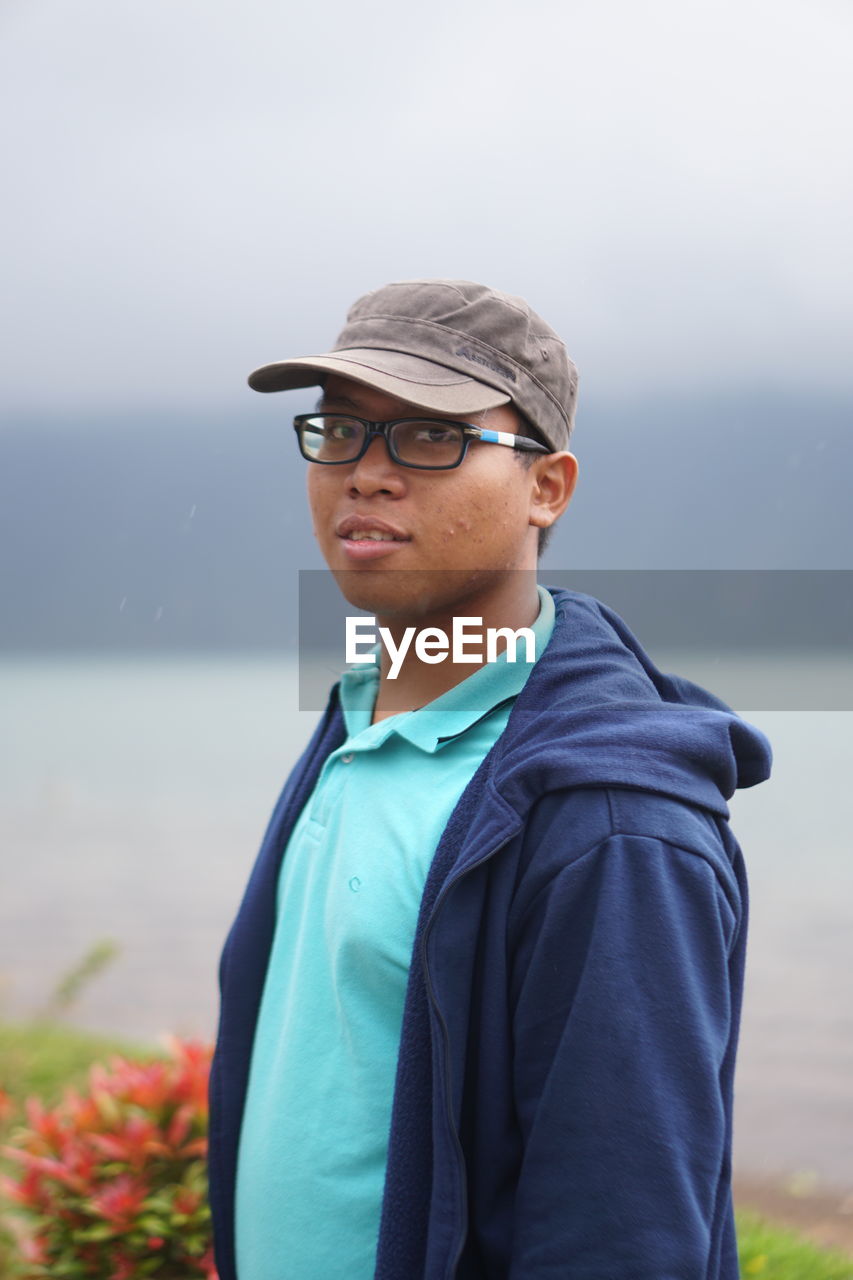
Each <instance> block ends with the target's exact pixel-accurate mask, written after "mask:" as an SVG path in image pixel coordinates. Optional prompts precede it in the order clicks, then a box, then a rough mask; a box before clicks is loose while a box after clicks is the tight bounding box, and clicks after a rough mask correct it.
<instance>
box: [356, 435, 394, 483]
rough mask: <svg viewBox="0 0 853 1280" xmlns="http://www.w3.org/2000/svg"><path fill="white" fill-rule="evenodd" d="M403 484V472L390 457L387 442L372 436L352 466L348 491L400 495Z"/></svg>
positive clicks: (381, 437) (379, 437)
mask: <svg viewBox="0 0 853 1280" xmlns="http://www.w3.org/2000/svg"><path fill="white" fill-rule="evenodd" d="M405 483H406V481H405V470H404V468H403V467H401V466H400V465H399V464H398V463H396V462H395V461H394V459H393V458H392V457H391V454H390V452H389V450H388V442H387V440H385V438H384V437H383V436H374V437H373V439H372V440H371V441H370V444H369V445H368V446H367V449H366V450H365V451H364V453H363V454H362V455H361V457H360V458H359V459H358V460H357V461H356V462H355V463H354V464H353V469H352V472H351V473H350V489H351V490H355V491H357V492H358V493H376V492H381V491H387V492H389V493H400V492H402V490H403V489H404V488H405Z"/></svg>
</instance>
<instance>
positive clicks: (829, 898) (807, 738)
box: [0, 655, 853, 1185]
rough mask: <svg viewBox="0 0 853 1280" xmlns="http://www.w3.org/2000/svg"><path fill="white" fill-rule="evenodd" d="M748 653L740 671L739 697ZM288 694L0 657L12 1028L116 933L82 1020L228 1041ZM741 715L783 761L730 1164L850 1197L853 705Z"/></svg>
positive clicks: (306, 729)
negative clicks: (228, 1009)
mask: <svg viewBox="0 0 853 1280" xmlns="http://www.w3.org/2000/svg"><path fill="white" fill-rule="evenodd" d="M670 658H673V655H670ZM756 661H757V660H756V659H755V658H752V659H750V660H748V661H746V660H745V662H744V663H741V664H740V666H739V667H738V664H737V663H732V664H731V666H732V671H733V672H734V676H735V677H736V678H739V679H740V680H741V682H742V683H741V686H740V688H741V689H742V693H741V695H740V696H742V697H745V698H748V697H749V688H750V685H749V679H748V671H749V668H750V663H752V666H753V667H755V664H756ZM660 665H662V666H664V667H665V669H672V670H682V671H684V673H685V674H690V675H695V674H696V673H695V672H694V671H693V670H690V669H689V667H688V666H686V665H685V663H682V664H681V665H680V666H679V665H678V663H677V661H676V660H671V661H667V662H666V663H664V662H661V664H660ZM758 665H759V666H760V665H761V664H760V660H758ZM735 668H738V669H737V670H735ZM745 671H746V672H747V675H746V676H744V672H745ZM718 674H719V675H720V678H721V679H723V677H725V679H724V680H723V684H725V683H726V681H728V679H729V677H730V676H731V675H732V672H726V671H723V670H722V669H718ZM803 674H805V673H803ZM847 676H848V677H849V668H848V670H847ZM829 677H830V678H829V687H832V681H833V677H832V673H831V672H830V673H829ZM774 678H776V679H777V680H779V679H787V680H792V681H797V680H798V673H797V671H796V669H794V670H791V671H788V672H787V673H783V674H782V675H780V674H779V673H778V672H777V673H776V676H775V677H774ZM744 679H746V684H743V680H744ZM709 683H710V682H709ZM711 687H714V688H715V691H719V692H721V693H722V694H723V695H724V696H726V690H725V688H723V687H721V685H720V684H719V683H713V684H711ZM776 687H778V685H777V686H776ZM296 688H297V681H296V670H295V664H294V663H293V662H292V661H291V660H288V659H286V658H273V657H249V656H242V657H233V658H223V657H216V658H201V657H196V656H188V657H186V658H168V659H166V658H150V659H144V660H142V659H140V660H128V659H119V658H114V657H75V658H47V657H46V658H44V659H40V660H27V661H24V660H13V659H10V658H7V659H5V660H2V661H0V708H2V728H0V733H2V740H0V763H2V771H0V875H2V884H1V886H0V1016H4V1017H18V1016H26V1015H29V1014H31V1013H33V1012H35V1011H37V1010H38V1009H39V1008H42V1007H44V1005H45V1004H46V1002H47V1001H48V999H49V997H50V994H51V992H52V990H53V989H54V987H55V985H56V983H57V981H58V980H59V979H60V977H61V976H62V975H63V974H64V973H65V972H66V971H67V970H68V969H69V967H70V966H71V965H73V964H74V962H75V961H77V960H79V959H80V957H81V956H82V955H83V954H84V953H85V952H86V951H87V950H88V949H89V948H90V947H91V946H92V945H93V944H94V943H95V942H97V941H99V940H101V939H106V938H110V939H114V940H115V941H116V942H117V943H118V944H119V947H120V950H119V953H118V956H117V958H116V959H115V960H114V961H113V962H112V963H111V965H110V966H109V967H108V969H107V970H106V971H105V972H104V973H103V974H101V975H100V976H98V977H97V978H96V979H94V980H93V981H92V982H91V983H90V984H89V985H88V987H87V988H86V989H85V991H84V993H83V995H82V997H81V998H80V1000H79V1002H78V1003H77V1004H76V1005H75V1006H74V1008H73V1010H72V1011H71V1013H70V1014H69V1017H70V1018H72V1019H73V1020H74V1021H75V1022H77V1023H78V1024H80V1025H82V1026H86V1027H90V1028H96V1029H104V1030H108V1031H111V1032H120V1033H122V1034H125V1035H128V1036H132V1037H135V1038H141V1039H143V1040H147V1039H152V1038H155V1037H156V1036H158V1035H159V1034H160V1033H162V1032H166V1031H171V1032H177V1033H180V1034H185V1035H201V1036H205V1037H212V1036H213V1035H214V1032H215V1025H216V981H215V974H216V964H217V960H218V955H219V951H220V948H221V945H222V941H223V939H224V936H225V933H226V931H227V929H228V926H229V924H230V921H231V919H232V917H233V915H234V912H235V910H236V907H237V903H238V901H239V897H240V895H241V893H242V890H243V886H244V884H245V880H246V877H247V875H248V872H249V869H250V867H251V865H252V862H253V860H254V857H255V854H256V851H257V847H258V844H259V841H260V837H261V835H262V833H263V829H264V827H265V825H266V820H267V817H268V815H269V812H270V811H271V809H272V805H273V803H274V800H275V798H276V795H277V793H278V790H279V788H280V786H281V783H282V781H283V779H284V777H285V776H286V774H287V772H288V770H289V768H290V766H291V764H292V763H293V761H294V760H295V758H296V756H297V755H298V753H299V751H300V750H301V748H302V746H303V745H304V742H305V741H306V739H307V737H308V735H309V733H310V730H311V728H312V726H313V724H314V722H315V719H316V712H305V711H300V710H298V706H297V693H296ZM736 705H738V706H739V707H740V702H737V703H736ZM764 705H767V700H766V699H765V700H764ZM743 714H745V715H746V717H747V718H748V719H750V720H752V721H753V723H755V724H757V725H758V726H759V727H760V728H762V729H763V730H764V731H765V732H766V733H767V734H768V736H769V737H770V739H771V742H772V743H773V747H774V752H775V758H776V762H775V771H774V776H773V778H772V779H771V781H770V782H769V783H766V784H764V785H762V786H760V787H758V788H756V789H754V790H753V791H747V792H743V793H740V794H739V795H738V796H737V797H736V798H735V800H734V801H733V805H732V808H733V826H734V829H735V832H736V834H737V835H738V837H739V839H740V841H741V844H742V845H743V848H744V852H745V856H746V860H747V866H748V869H749V877H750V889H751V926H750V941H749V957H748V971H747V993H746V998H745V1006H744V1014H743V1022H742V1030H741V1048H740V1055H739V1063H738V1077H737V1106H736V1118H735V1151H736V1164H737V1166H738V1168H739V1170H741V1171H748V1172H750V1173H753V1172H754V1173H768V1174H770V1173H784V1172H792V1171H796V1170H811V1171H814V1172H815V1173H816V1174H818V1175H819V1177H821V1178H822V1179H825V1180H828V1181H829V1182H835V1183H839V1184H842V1185H850V1184H853V1000H851V982H850V979H851V973H853V857H851V852H853V841H851V835H850V817H849V803H848V797H849V794H850V791H851V787H853V712H849V711H846V712H841V711H839V712H831V711H820V712H818V711H782V710H772V711H766V710H764V711H757V712H754V713H752V714H749V713H748V712H747V711H745V710H744V712H743Z"/></svg>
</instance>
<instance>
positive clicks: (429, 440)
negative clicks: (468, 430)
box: [417, 422, 456, 444]
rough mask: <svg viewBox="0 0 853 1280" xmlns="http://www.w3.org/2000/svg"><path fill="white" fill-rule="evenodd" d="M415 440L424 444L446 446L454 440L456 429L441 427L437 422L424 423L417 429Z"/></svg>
mask: <svg viewBox="0 0 853 1280" xmlns="http://www.w3.org/2000/svg"><path fill="white" fill-rule="evenodd" d="M417 439H418V440H420V441H423V442H425V443H426V444H447V443H448V441H450V440H455V439H456V429H455V428H454V427H443V426H441V424H440V423H437V422H425V423H423V424H422V426H420V427H418V428H417Z"/></svg>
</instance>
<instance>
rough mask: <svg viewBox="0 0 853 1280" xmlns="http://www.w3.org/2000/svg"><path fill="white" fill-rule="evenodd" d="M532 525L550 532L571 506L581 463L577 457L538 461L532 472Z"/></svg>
mask: <svg viewBox="0 0 853 1280" xmlns="http://www.w3.org/2000/svg"><path fill="white" fill-rule="evenodd" d="M530 474H531V479H532V481H533V483H532V485H531V490H530V523H531V524H532V525H535V526H536V527H537V528H538V529H547V528H548V527H549V526H550V525H552V524H553V523H554V522H555V520H559V518H560V516H561V515H562V514H563V512H564V511H565V509H566V507H567V506H568V505H569V503H570V502H571V498H572V494H573V493H574V491H575V485H576V484H577V479H578V460H577V458H576V457H575V455H574V454H573V453H569V452H568V451H567V450H563V451H562V452H561V453H549V454H547V455H543V457H541V458H537V459H536V461H535V462H534V464H533V466H532V467H531V468H530Z"/></svg>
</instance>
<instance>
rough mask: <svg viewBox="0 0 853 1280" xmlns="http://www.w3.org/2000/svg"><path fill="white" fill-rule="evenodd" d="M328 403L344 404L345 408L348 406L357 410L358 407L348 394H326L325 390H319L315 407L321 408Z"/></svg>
mask: <svg viewBox="0 0 853 1280" xmlns="http://www.w3.org/2000/svg"><path fill="white" fill-rule="evenodd" d="M328 404H335V405H337V404H341V405H344V406H345V407H346V408H348V409H356V410H357V409H358V407H359V406H358V405H357V404H356V402H355V401H354V400H351V399H350V397H349V396H347V395H343V394H342V395H327V393H326V392H325V391H321V392H320V395H319V397H318V399H317V408H318V409H322V408H323V407H324V406H325V405H328Z"/></svg>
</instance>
